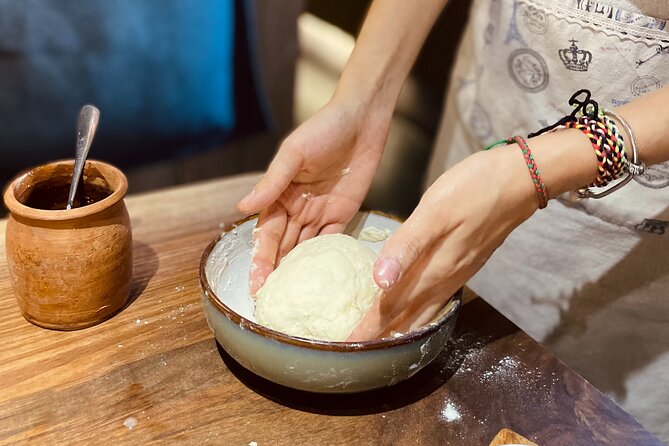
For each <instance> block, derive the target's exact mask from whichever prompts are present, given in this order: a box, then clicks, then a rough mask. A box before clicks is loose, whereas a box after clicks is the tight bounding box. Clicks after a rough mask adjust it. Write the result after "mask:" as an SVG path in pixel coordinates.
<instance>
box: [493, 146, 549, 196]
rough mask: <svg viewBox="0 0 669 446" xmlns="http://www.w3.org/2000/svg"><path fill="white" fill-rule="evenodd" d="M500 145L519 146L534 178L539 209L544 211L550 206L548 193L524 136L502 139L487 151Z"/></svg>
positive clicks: (533, 182)
mask: <svg viewBox="0 0 669 446" xmlns="http://www.w3.org/2000/svg"><path fill="white" fill-rule="evenodd" d="M500 144H507V145H508V144H518V146H519V147H520V150H521V151H522V152H523V157H524V158H525V164H526V165H527V168H528V170H529V171H530V176H531V177H532V184H534V189H535V190H536V192H537V196H538V198H539V209H543V208H545V207H546V206H547V205H548V193H547V192H546V185H545V184H544V181H543V180H542V179H541V174H540V172H539V168H538V167H537V163H536V162H535V161H534V156H533V155H532V151H531V150H530V146H529V145H528V144H527V141H525V138H523V137H522V136H512V137H511V138H509V139H501V140H499V141H496V142H494V143H492V144H490V145H488V146H487V147H486V148H485V150H488V149H491V148H493V147H495V146H497V145H500Z"/></svg>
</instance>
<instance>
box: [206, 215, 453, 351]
mask: <svg viewBox="0 0 669 446" xmlns="http://www.w3.org/2000/svg"><path fill="white" fill-rule="evenodd" d="M361 212H368V213H370V214H376V215H380V216H382V217H387V218H390V219H393V220H395V221H399V222H401V221H402V220H401V219H399V218H397V217H395V216H392V215H390V214H386V213H384V212H380V211H372V210H363V211H361ZM257 216H258V214H252V215H249V216H247V217H244V218H242V219H240V220H238V221H236V222H234V223H232V224H230V225H228V226H227V227H226V228H225V229H224V230H223V232H222V233H221V235H219V236H218V237H216V239H214V241H212V242H211V243H209V245H208V246H207V248H206V249H205V250H204V252H203V253H202V258H201V259H200V286H201V287H202V291H203V292H204V294H205V296H206V297H207V300H209V302H211V303H212V304H213V305H214V306H215V307H216V308H217V309H218V310H220V311H221V312H222V313H223V314H224V315H225V316H226V317H227V318H228V319H230V320H231V321H232V322H234V323H235V324H237V325H239V326H240V327H242V328H243V329H247V330H250V331H252V332H254V333H256V334H259V335H261V336H264V337H266V338H269V339H272V340H275V341H278V342H282V343H285V344H291V345H295V346H298V347H307V348H315V349H318V350H329V351H339V352H351V351H360V350H379V349H385V348H389V347H393V346H396V345H403V344H409V343H412V342H414V341H416V340H417V339H420V338H423V337H426V336H430V335H432V334H433V333H435V332H437V331H438V330H439V329H441V327H442V326H443V325H445V324H446V323H447V322H448V321H449V320H451V319H452V318H453V317H455V316H456V314H457V311H458V308H460V305H461V298H462V288H460V289H459V290H458V291H456V292H455V294H453V296H451V298H450V299H449V301H448V302H447V303H446V304H445V305H444V307H443V308H442V310H440V312H441V311H444V309H446V308H447V306H448V305H451V308H450V309H448V311H447V312H446V313H445V314H444V315H443V316H441V317H440V318H439V319H438V320H436V321H434V322H431V323H429V324H427V325H424V326H423V327H421V328H419V329H418V330H415V331H411V332H409V333H408V334H404V335H402V336H400V337H397V338H381V339H373V340H371V341H362V342H341V341H339V342H331V341H322V340H318V339H309V338H303V337H299V336H291V335H288V334H285V333H282V332H280V331H276V330H272V329H271V328H267V327H265V326H263V325H260V324H258V323H256V322H253V321H251V320H249V319H246V318H244V317H242V316H241V315H239V314H238V313H236V312H235V311H234V310H232V309H231V308H230V307H228V306H227V305H226V304H224V303H223V302H222V301H221V300H220V299H219V297H218V296H217V295H216V293H214V290H212V289H211V286H210V285H209V281H208V280H207V274H206V265H207V260H209V254H211V251H212V250H213V249H214V247H215V246H216V244H217V243H218V242H219V241H220V240H221V239H222V238H223V235H225V234H226V233H228V232H229V231H231V230H232V229H234V228H236V227H237V226H240V225H242V224H244V223H246V222H247V221H249V220H253V219H254V218H256V217H257Z"/></svg>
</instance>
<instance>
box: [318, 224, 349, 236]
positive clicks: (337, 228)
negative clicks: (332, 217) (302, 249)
mask: <svg viewBox="0 0 669 446" xmlns="http://www.w3.org/2000/svg"><path fill="white" fill-rule="evenodd" d="M344 229H346V224H345V223H330V224H327V225H325V226H323V227H322V228H321V230H320V232H319V235H323V234H341V233H342V232H344Z"/></svg>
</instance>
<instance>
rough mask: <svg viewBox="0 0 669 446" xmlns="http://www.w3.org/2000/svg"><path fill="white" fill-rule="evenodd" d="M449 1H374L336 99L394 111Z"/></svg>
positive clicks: (341, 80) (338, 87)
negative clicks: (429, 34) (356, 101)
mask: <svg viewBox="0 0 669 446" xmlns="http://www.w3.org/2000/svg"><path fill="white" fill-rule="evenodd" d="M446 1H447V0H411V1H397V0H375V1H374V2H373V3H372V6H371V8H370V10H369V13H368V15H367V18H366V19H365V23H364V25H363V27H362V30H361V31H360V35H359V36H358V39H357V41H356V45H355V48H354V50H353V53H352V54H351V57H350V58H349V60H348V63H347V64H346V68H345V69H344V72H343V73H342V76H341V79H340V80H339V84H338V85H337V91H336V93H335V97H343V98H346V99H351V98H355V99H356V100H358V101H361V102H364V103H366V104H370V105H375V106H378V107H379V108H381V109H383V110H385V111H387V112H391V111H392V109H393V108H394V106H395V103H396V101H397V97H398V96H399V93H400V90H401V88H402V84H403V83H404V80H405V79H406V77H407V75H408V73H409V70H410V69H411V66H412V65H413V63H414V61H415V59H416V57H417V55H418V52H419V51H420V48H421V45H422V44H423V41H424V40H425V37H426V36H427V34H428V32H429V30H430V28H431V27H432V25H433V23H434V21H435V20H436V18H437V16H438V15H439V13H440V12H441V10H442V9H443V7H444V5H445V4H446Z"/></svg>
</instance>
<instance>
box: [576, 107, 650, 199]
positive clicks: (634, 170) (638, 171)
mask: <svg viewBox="0 0 669 446" xmlns="http://www.w3.org/2000/svg"><path fill="white" fill-rule="evenodd" d="M603 112H604V114H605V115H609V116H610V117H611V118H613V119H614V120H615V121H616V122H618V124H620V125H622V127H623V128H624V129H625V131H626V132H627V134H628V135H629V143H630V147H631V148H632V160H631V161H628V162H627V164H626V165H625V167H624V169H625V170H626V173H627V176H626V177H624V178H623V179H622V180H620V181H619V182H618V183H616V184H614V185H613V186H611V187H609V188H608V189H605V190H604V191H602V192H593V191H592V190H591V189H589V188H587V187H586V188H583V189H579V190H578V191H576V193H577V194H578V197H579V198H604V197H606V196H607V195H610V194H612V193H613V192H615V191H617V190H618V189H620V188H621V187H623V186H624V185H626V184H627V183H629V182H630V181H632V178H634V177H635V176H637V175H643V173H644V172H645V171H646V165H645V164H644V163H643V161H641V160H640V159H639V151H638V149H637V146H636V136H635V135H634V131H632V127H630V125H629V124H628V123H627V121H625V120H624V119H623V118H622V117H621V116H620V115H619V114H618V113H616V112H614V111H613V110H607V109H604V110H603Z"/></svg>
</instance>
